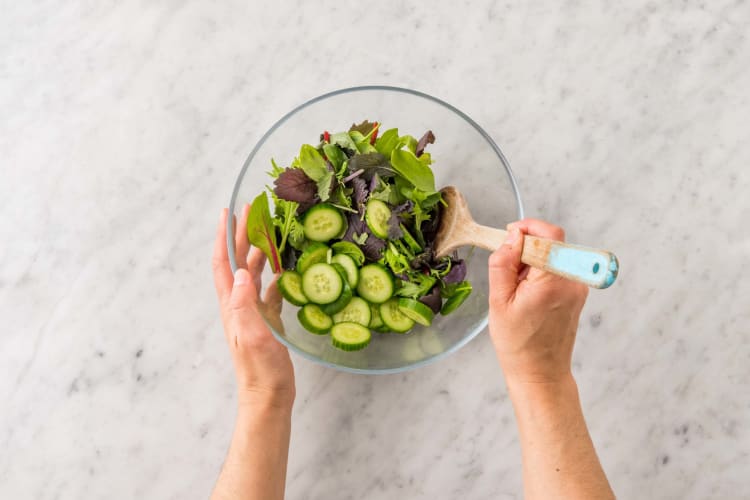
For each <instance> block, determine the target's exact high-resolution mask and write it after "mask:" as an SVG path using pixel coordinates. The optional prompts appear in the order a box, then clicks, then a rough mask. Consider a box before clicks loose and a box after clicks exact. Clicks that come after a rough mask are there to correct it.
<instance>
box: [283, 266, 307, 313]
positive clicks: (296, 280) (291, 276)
mask: <svg viewBox="0 0 750 500" xmlns="http://www.w3.org/2000/svg"><path fill="white" fill-rule="evenodd" d="M278 286H279V292H281V296H282V297H284V298H285V299H286V300H287V302H290V303H292V304H294V305H295V306H304V305H305V304H307V303H308V302H309V300H307V297H306V296H305V294H304V293H303V292H302V276H300V274H299V273H298V272H297V271H284V272H283V273H282V275H281V277H280V278H279V281H278Z"/></svg>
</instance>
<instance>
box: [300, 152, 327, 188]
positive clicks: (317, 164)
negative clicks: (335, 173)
mask: <svg viewBox="0 0 750 500" xmlns="http://www.w3.org/2000/svg"><path fill="white" fill-rule="evenodd" d="M299 167H300V168H301V169H302V170H303V171H304V172H305V174H307V176H308V177H309V178H310V179H312V180H314V181H315V182H319V181H320V180H321V179H322V178H323V177H324V176H325V175H326V173H328V171H329V170H328V167H326V161H325V160H324V159H323V157H322V156H321V155H320V153H318V150H317V149H315V148H314V147H312V146H310V145H309V144H303V145H302V148H301V149H300V151H299Z"/></svg>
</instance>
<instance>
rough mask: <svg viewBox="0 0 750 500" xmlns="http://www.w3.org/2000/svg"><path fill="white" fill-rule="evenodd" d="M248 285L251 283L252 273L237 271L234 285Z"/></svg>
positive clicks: (243, 270)
mask: <svg viewBox="0 0 750 500" xmlns="http://www.w3.org/2000/svg"><path fill="white" fill-rule="evenodd" d="M248 283H250V273H248V272H247V269H242V268H240V269H237V271H236V272H235V273H234V284H235V285H236V286H242V285H247V284H248Z"/></svg>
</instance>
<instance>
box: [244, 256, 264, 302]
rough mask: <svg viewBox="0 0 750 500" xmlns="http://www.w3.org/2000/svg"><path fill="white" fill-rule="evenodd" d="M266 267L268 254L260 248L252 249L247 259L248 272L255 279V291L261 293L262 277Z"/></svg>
mask: <svg viewBox="0 0 750 500" xmlns="http://www.w3.org/2000/svg"><path fill="white" fill-rule="evenodd" d="M265 265H266V254H264V253H263V251H262V250H261V249H260V248H256V247H253V248H251V249H250V255H249V256H248V258H247V270H248V272H249V273H250V276H252V278H253V284H254V285H255V289H256V290H258V293H260V289H261V276H262V275H263V267H265Z"/></svg>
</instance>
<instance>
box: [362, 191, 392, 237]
mask: <svg viewBox="0 0 750 500" xmlns="http://www.w3.org/2000/svg"><path fill="white" fill-rule="evenodd" d="M390 218H391V209H390V208H388V205H386V204H385V203H383V202H382V201H380V200H370V201H368V202H367V206H366V207H365V222H367V227H369V228H370V231H372V234H374V235H375V236H377V237H378V238H383V239H386V238H388V220H389V219H390Z"/></svg>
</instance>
